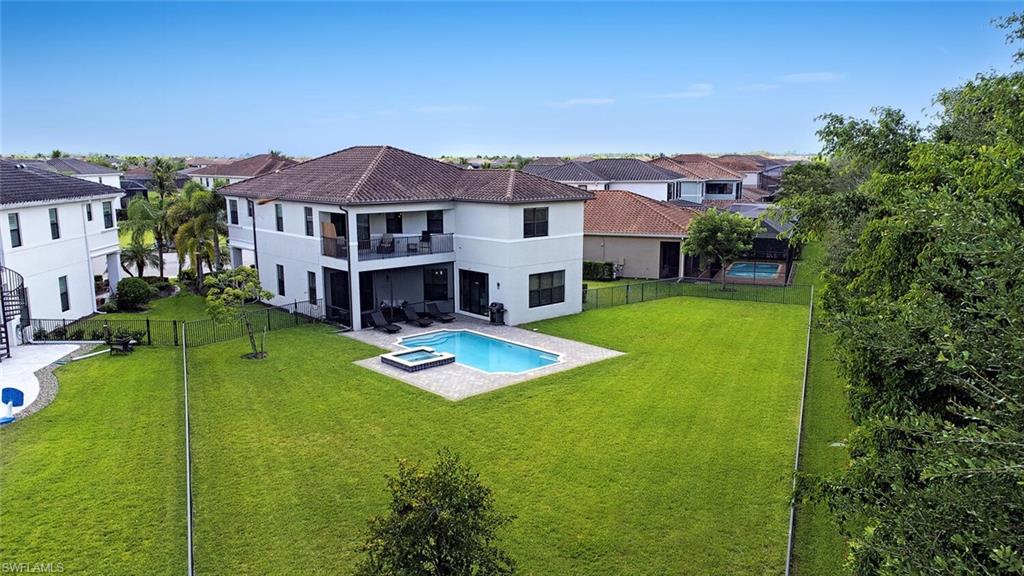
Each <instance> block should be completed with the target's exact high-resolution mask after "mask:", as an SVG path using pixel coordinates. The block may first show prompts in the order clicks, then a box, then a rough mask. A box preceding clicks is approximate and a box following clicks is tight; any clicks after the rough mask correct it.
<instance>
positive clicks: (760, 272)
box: [725, 262, 782, 278]
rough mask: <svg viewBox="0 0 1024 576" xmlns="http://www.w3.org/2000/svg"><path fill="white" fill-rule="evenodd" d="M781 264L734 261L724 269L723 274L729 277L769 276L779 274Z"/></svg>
mask: <svg viewBox="0 0 1024 576" xmlns="http://www.w3.org/2000/svg"><path fill="white" fill-rule="evenodd" d="M781 268H782V264H772V263H770V262H736V263H735V264H733V265H732V266H729V269H728V270H726V272H725V275H726V276H729V277H731V278H754V277H764V278H771V277H774V276H778V275H779V270H780V269H781Z"/></svg>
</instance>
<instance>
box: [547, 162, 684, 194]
mask: <svg viewBox="0 0 1024 576" xmlns="http://www.w3.org/2000/svg"><path fill="white" fill-rule="evenodd" d="M530 166H531V168H530V172H531V173H533V174H536V175H538V176H543V177H544V178H547V179H549V180H555V181H556V182H561V183H563V184H568V185H570V186H576V187H578V188H582V189H584V190H628V191H630V192H633V193H635V194H640V195H641V196H646V197H648V198H651V199H654V200H668V199H670V198H672V197H674V196H675V195H677V194H678V193H679V190H681V189H682V187H683V186H684V185H685V183H686V182H688V181H690V180H694V179H692V178H690V177H689V176H688V175H686V174H681V173H679V172H673V171H671V170H666V169H664V168H662V167H661V166H658V165H656V164H652V163H649V162H644V161H643V160H639V159H636V158H599V159H597V160H589V161H579V160H572V161H569V162H565V163H562V164H558V165H552V166H550V167H547V168H545V167H544V165H537V164H536V163H531V165H530ZM694 181H695V180H694Z"/></svg>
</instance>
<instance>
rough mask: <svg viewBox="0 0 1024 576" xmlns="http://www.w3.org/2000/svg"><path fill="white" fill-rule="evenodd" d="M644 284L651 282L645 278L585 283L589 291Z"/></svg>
mask: <svg viewBox="0 0 1024 576" xmlns="http://www.w3.org/2000/svg"><path fill="white" fill-rule="evenodd" d="M643 282H650V280H647V279H644V278H619V279H618V280H584V281H583V283H584V284H586V285H587V288H588V289H591V290H593V289H595V288H608V287H609V286H626V285H629V284H641V283H643Z"/></svg>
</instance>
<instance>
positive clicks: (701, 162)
mask: <svg viewBox="0 0 1024 576" xmlns="http://www.w3.org/2000/svg"><path fill="white" fill-rule="evenodd" d="M672 160H673V161H675V162H676V163H678V164H681V165H682V166H683V167H685V168H686V169H687V170H689V171H690V172H693V173H694V174H696V175H697V176H699V177H700V178H701V179H702V180H742V179H743V174H740V173H739V172H734V171H732V170H730V169H728V168H726V167H725V166H722V165H721V164H718V163H716V162H715V161H714V159H713V158H711V157H709V156H704V155H703V154H679V155H678V156H673V157H672Z"/></svg>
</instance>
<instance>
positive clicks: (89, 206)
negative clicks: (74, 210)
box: [85, 202, 92, 222]
mask: <svg viewBox="0 0 1024 576" xmlns="http://www.w3.org/2000/svg"><path fill="white" fill-rule="evenodd" d="M85 219H86V220H87V221H89V222H92V202H90V203H88V204H86V205H85Z"/></svg>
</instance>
